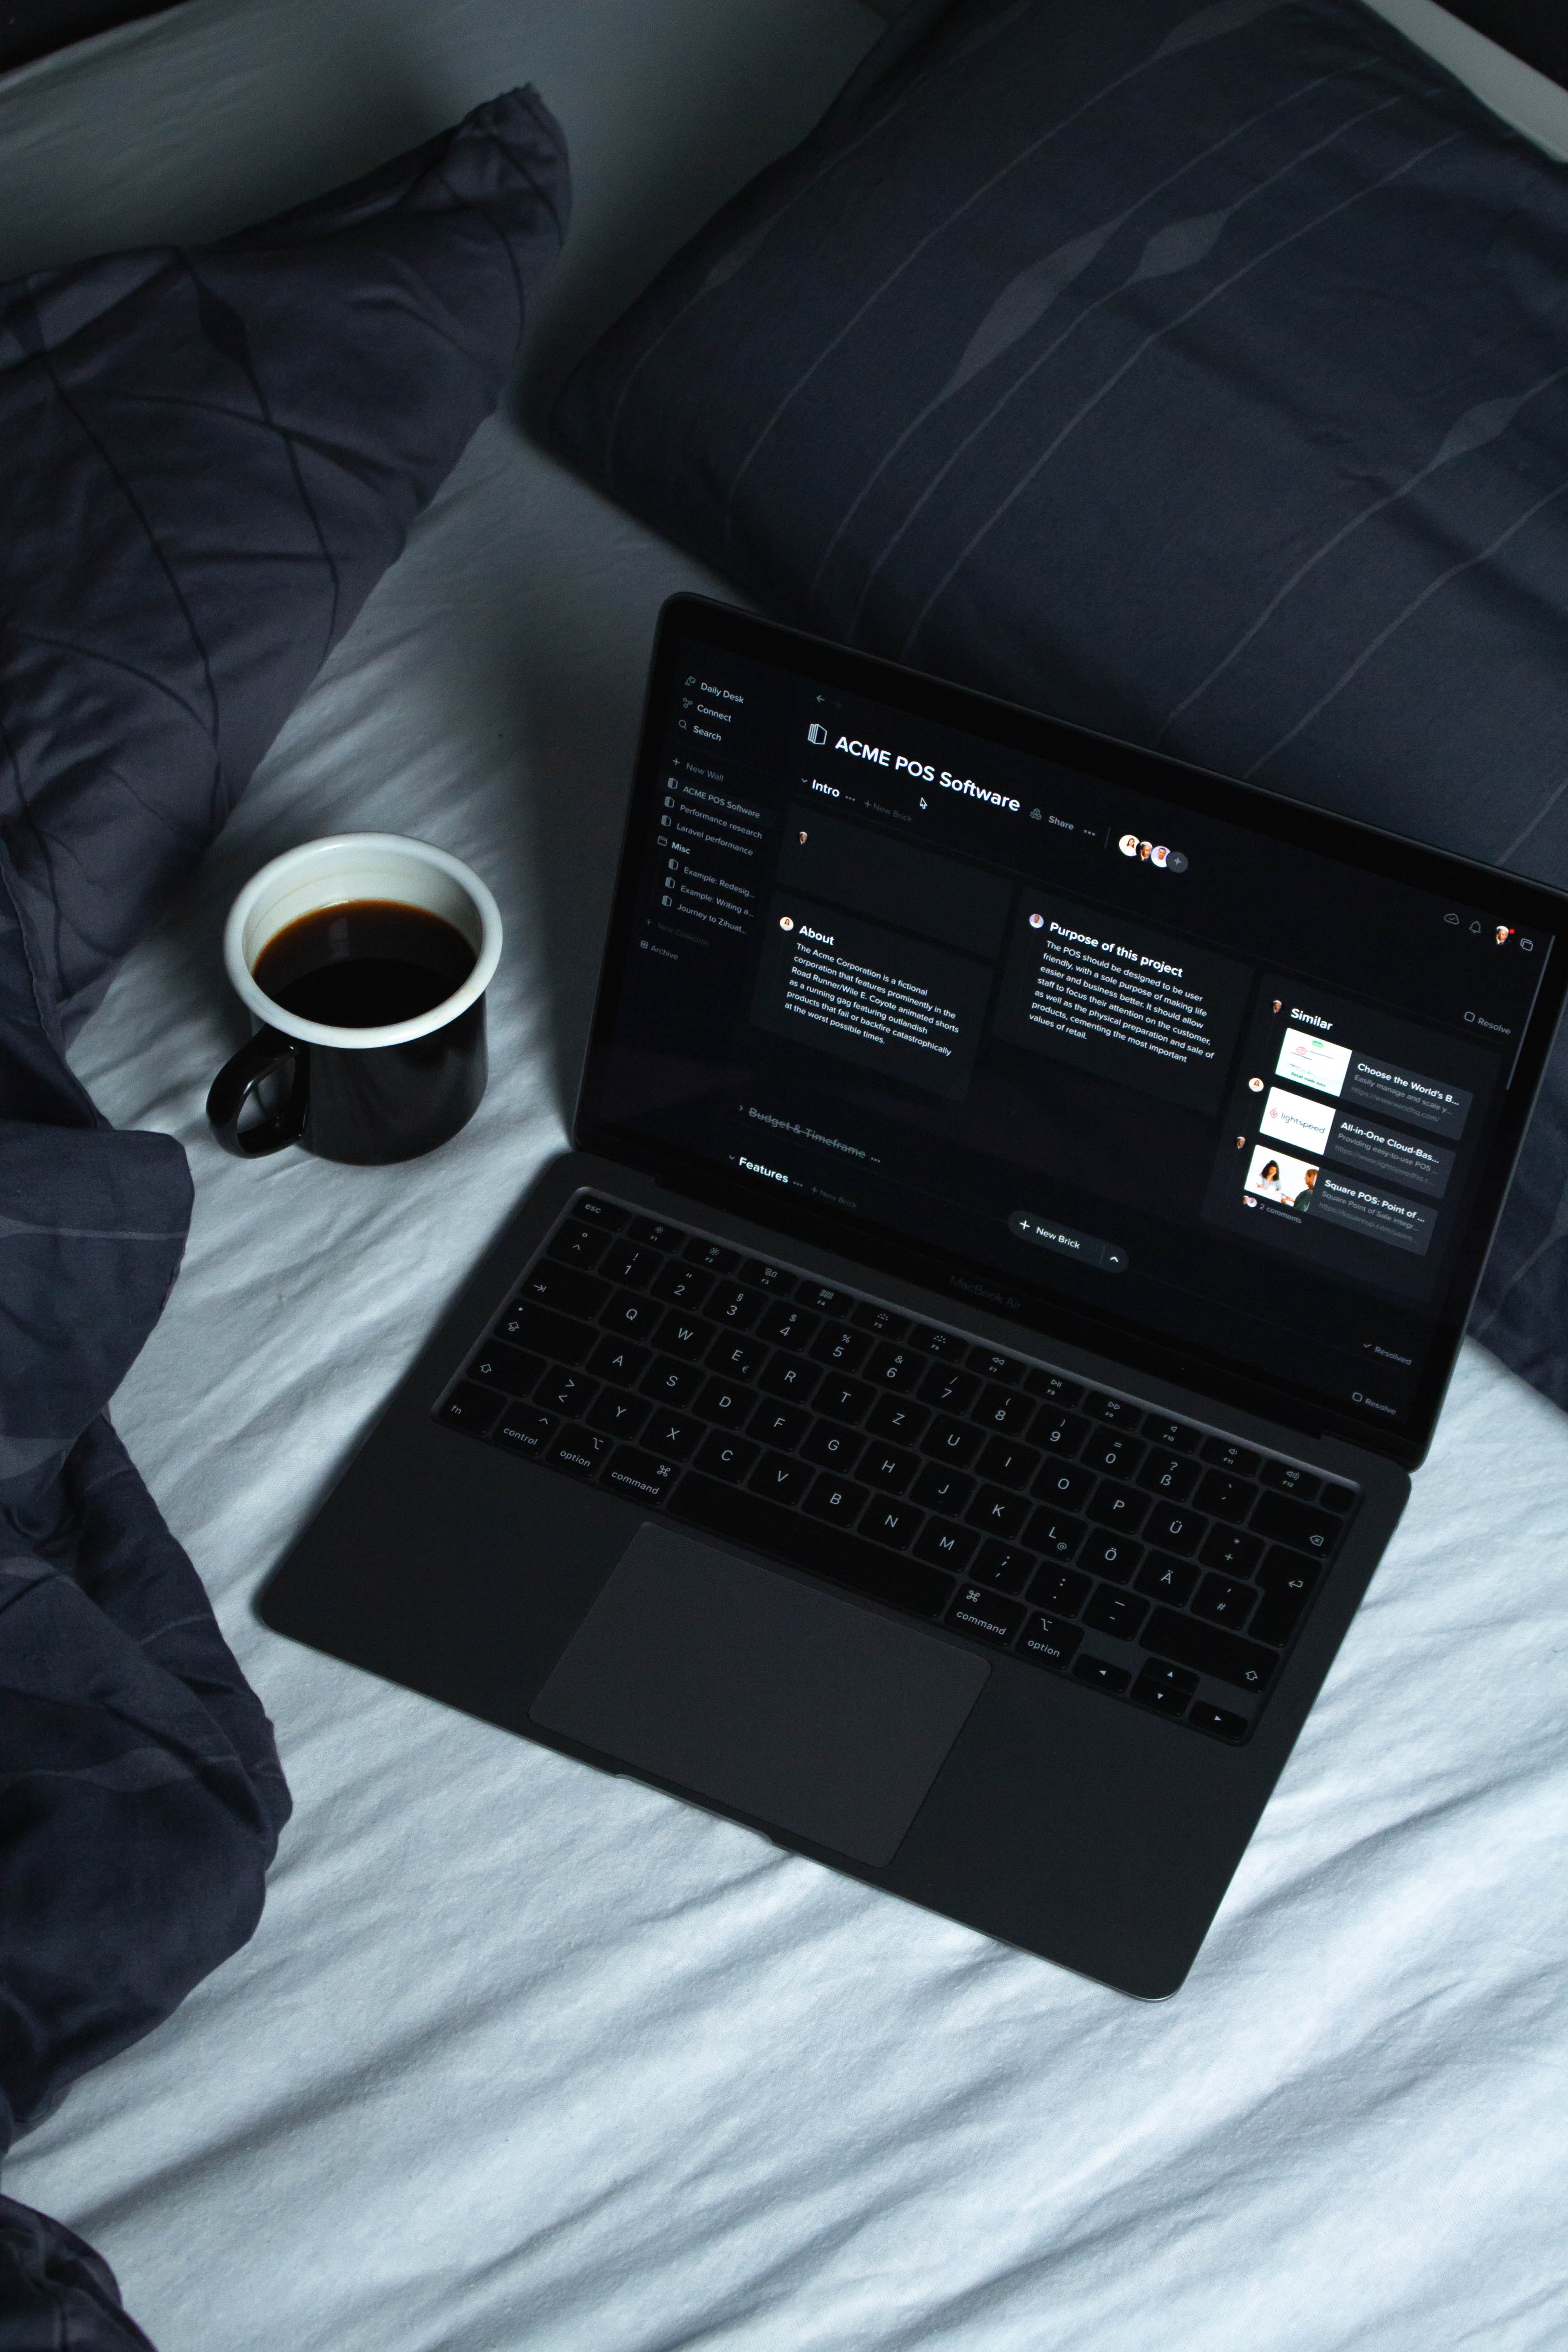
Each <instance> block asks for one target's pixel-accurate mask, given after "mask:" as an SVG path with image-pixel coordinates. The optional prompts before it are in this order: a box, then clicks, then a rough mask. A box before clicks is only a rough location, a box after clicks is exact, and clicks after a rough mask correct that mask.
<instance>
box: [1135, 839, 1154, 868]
mask: <svg viewBox="0 0 1568 2352" xmlns="http://www.w3.org/2000/svg"><path fill="white" fill-rule="evenodd" d="M1138 855H1139V856H1140V857H1141V858H1142V861H1143V863H1144V864H1145V865H1147V864H1148V862H1149V860H1150V858H1151V857H1152V856H1153V855H1154V845H1153V843H1152V841H1141V842H1140V843H1139V845H1138Z"/></svg>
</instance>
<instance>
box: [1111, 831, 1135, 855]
mask: <svg viewBox="0 0 1568 2352" xmlns="http://www.w3.org/2000/svg"><path fill="white" fill-rule="evenodd" d="M1116 846H1117V847H1118V849H1120V851H1121V855H1122V856H1123V857H1136V856H1137V855H1138V835H1136V834H1135V833H1124V834H1123V835H1122V836H1121V840H1120V841H1119V842H1118V843H1117V845H1116Z"/></svg>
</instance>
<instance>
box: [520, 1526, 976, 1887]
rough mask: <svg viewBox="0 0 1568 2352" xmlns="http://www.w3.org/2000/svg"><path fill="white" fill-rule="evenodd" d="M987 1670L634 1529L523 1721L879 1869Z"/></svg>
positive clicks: (654, 1530)
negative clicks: (614, 1757) (614, 1565)
mask: <svg viewBox="0 0 1568 2352" xmlns="http://www.w3.org/2000/svg"><path fill="white" fill-rule="evenodd" d="M990 1672H991V1669H990V1667H989V1665H988V1664H986V1662H985V1660H984V1658H980V1657H976V1656H975V1655H974V1654H973V1652H970V1651H965V1650H960V1649H957V1648H956V1647H952V1646H950V1644H949V1643H946V1642H940V1641H937V1640H935V1639H934V1638H933V1637H932V1636H931V1634H929V1633H921V1632H919V1631H918V1630H917V1629H916V1628H915V1627H913V1626H910V1625H900V1624H898V1623H896V1622H893V1621H891V1620H889V1619H888V1618H886V1617H879V1616H875V1615H873V1614H872V1612H870V1611H869V1610H868V1609H858V1608H856V1607H855V1606H854V1605H853V1603H851V1602H849V1601H837V1600H835V1599H834V1598H833V1597H832V1595H831V1594H829V1593H826V1592H818V1591H816V1590H815V1589H814V1588H813V1587H811V1586H808V1585H804V1584H795V1583H792V1582H791V1581H790V1580H789V1579H788V1578H787V1577H783V1576H775V1575H774V1574H773V1571H772V1570H771V1569H766V1568H757V1567H753V1566H752V1564H751V1563H750V1562H749V1561H747V1560H743V1559H736V1558H735V1556H734V1555H733V1553H730V1552H721V1551H715V1550H714V1549H712V1547H711V1545H709V1544H704V1543H698V1542H696V1541H694V1540H693V1538H691V1537H689V1536H683V1535H679V1534H678V1533H677V1532H676V1531H675V1529H674V1528H660V1527H645V1528H642V1529H641V1530H640V1532H639V1533H638V1534H637V1536H635V1537H634V1538H633V1539H632V1541H631V1543H630V1544H629V1545H628V1546H627V1548H626V1551H625V1552H624V1553H623V1554H622V1557H621V1559H620V1563H619V1565H618V1566H617V1567H616V1570H615V1572H614V1574H613V1575H612V1576H611V1578H610V1580H609V1582H608V1583H607V1584H606V1585H605V1589H604V1591H602V1592H601V1593H600V1595H599V1597H598V1599H597V1600H596V1601H595V1603H594V1605H593V1607H592V1608H591V1609H590V1610H589V1612H588V1614H587V1615H586V1617H584V1620H583V1622H582V1623H581V1625H579V1627H578V1628H577V1631H576V1633H574V1635H573V1637H572V1639H571V1641H570V1642H569V1643H567V1646H566V1649H565V1651H564V1653H563V1656H562V1658H561V1660H560V1662H559V1664H557V1666H556V1668H555V1671H554V1672H553V1674H552V1675H551V1676H550V1679H549V1681H548V1682H547V1683H546V1684H545V1685H544V1688H543V1689H542V1691H541V1692H540V1694H539V1696H538V1697H537V1698H536V1699H535V1700H534V1702H533V1705H532V1706H531V1708H530V1709H529V1713H530V1715H531V1717H532V1719H533V1721H534V1722H535V1723H537V1724H541V1725H542V1727H544V1728H545V1729H546V1730H547V1731H558V1732H562V1733H563V1734H564V1735H565V1737H566V1738H570V1739H578V1740H581V1741H582V1742H583V1743H584V1746H585V1747H590V1748H604V1749H605V1750H606V1752H607V1753H608V1754H610V1755H611V1756H617V1757H619V1758H620V1759H621V1760H622V1761H623V1762H624V1763H626V1764H633V1765H636V1766H637V1767H638V1768H639V1769H641V1770H643V1771H647V1772H652V1773H655V1774H656V1775H657V1776H658V1779H660V1780H675V1781H679V1783H680V1784H681V1786H682V1787H684V1788H689V1789H690V1790H692V1792H693V1794H694V1795H697V1796H700V1797H707V1798H710V1799H711V1800H712V1801H714V1802H715V1803H717V1804H721V1805H727V1806H730V1807H732V1808H733V1810H734V1811H736V1812H742V1813H751V1814H753V1815H755V1816H757V1817H758V1818H760V1819H761V1820H763V1821H766V1822H773V1824H774V1825H775V1827H777V1828H779V1829H783V1830H788V1831H791V1832H794V1834H795V1836H796V1837H802V1838H806V1839H809V1840H810V1841H811V1843H813V1844H814V1845H824V1846H830V1847H831V1848H832V1849H833V1850H834V1852H835V1853H844V1854H847V1855H848V1856H849V1857H850V1858H851V1860H852V1861H855V1862H863V1863H871V1864H875V1863H886V1862H890V1861H891V1860H892V1858H893V1855H894V1853H895V1852H896V1851H897V1849H898V1846H899V1843H900V1840H901V1839H902V1837H903V1835H904V1832H905V1831H906V1830H907V1829H908V1828H909V1826H910V1822H912V1821H913V1819H914V1817H915V1815H916V1813H917V1812H918V1811H919V1810H920V1806H921V1799H922V1798H923V1797H924V1795H925V1793H926V1790H928V1789H929V1788H930V1787H931V1782H932V1781H933V1780H935V1778H936V1776H937V1773H938V1772H939V1771H940V1769H942V1762H943V1759H945V1757H946V1755H947V1752H948V1750H949V1748H951V1747H952V1743H953V1741H954V1740H955V1739H956V1738H957V1737H958V1735H959V1733H960V1731H961V1730H962V1729H963V1724H964V1720H965V1718H966V1717H967V1716H968V1714H969V1710H970V1708H971V1707H972V1706H973V1705H974V1702H975V1700H976V1699H977V1698H978V1697H979V1696H980V1693H981V1691H982V1690H983V1688H984V1685H985V1682H986V1680H987V1678H988V1676H989V1675H990Z"/></svg>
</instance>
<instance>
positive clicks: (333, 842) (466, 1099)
mask: <svg viewBox="0 0 1568 2352" xmlns="http://www.w3.org/2000/svg"><path fill="white" fill-rule="evenodd" d="M366 906H374V907H379V908H387V907H391V908H412V909H414V910H416V914H417V915H420V916H426V917H428V916H434V917H435V918H436V919H437V923H438V924H441V925H449V926H450V928H451V929H452V930H453V931H456V932H458V934H460V936H461V939H462V940H463V941H464V942H465V943H466V945H467V947H468V950H469V951H470V952H471V954H472V958H473V963H472V968H471V970H469V971H468V973H467V975H466V977H465V978H463V979H462V981H461V982H459V984H458V986H456V987H455V988H453V989H452V991H451V992H450V993H449V994H447V995H446V996H444V997H443V998H442V999H441V1001H440V1002H439V1003H436V1004H433V1005H431V1006H430V1007H429V1009H428V1010H427V1011H425V1012H421V1013H417V1014H416V1015H415V1016H414V1017H413V1018H411V1019H407V1020H402V1021H391V1022H386V1023H384V1024H379V1025H375V1026H369V1027H352V1028H351V1027H348V1026H340V1025H338V1024H333V1023H331V1022H325V1021H315V1020H308V1019H306V1018H304V1017H303V1016H302V1015H301V1014H300V1013H298V1012H293V1011H290V1010H289V1008H288V1007H287V1006H285V1005H282V1004H279V1003H277V1002H275V1000H274V999H273V998H272V997H270V996H268V993H267V992H266V990H265V989H264V988H262V987H261V986H260V985H259V984H258V981H257V978H256V970H257V966H258V964H259V963H261V961H262V960H263V958H264V957H265V956H266V954H267V951H268V948H269V947H271V946H273V945H274V943H275V942H276V941H277V940H279V936H280V935H281V934H282V933H284V932H286V931H287V930H288V929H289V926H290V925H292V924H297V923H302V922H305V921H307V920H308V919H310V918H311V917H314V916H320V915H322V914H324V913H326V911H327V910H329V909H332V908H345V909H346V908H360V907H366ZM500 948H501V922H500V910H499V909H498V908H497V906H496V902H495V900H494V899H493V898H491V896H490V894H489V891H488V890H487V889H486V887H485V886H484V884H483V883H482V882H481V881H480V880H479V876H478V875H477V874H474V873H472V872H470V870H469V869H468V866H464V865H463V864H461V863H460V861H459V860H458V858H456V857H451V856H447V852H446V851H445V850H444V849H432V848H431V847H430V846H429V845H428V844H427V843H425V842H422V841H407V840H405V839H404V837H403V836H402V835H400V834H395V833H345V834H335V835H331V836H330V837H329V838H327V839H326V840H323V841H310V842H306V843H305V844H304V845H302V846H301V847H300V848H299V849H290V850H288V851H286V852H285V853H284V855H283V856H281V857H275V858H274V859H273V860H272V863H271V864H270V865H269V866H263V867H262V869H261V871H260V873H259V874H256V875H253V876H252V877H251V879H250V880H249V881H248V882H247V884H246V886H245V888H244V889H243V890H242V891H241V892H240V894H239V896H238V898H237V899H236V900H235V902H234V905H233V907H232V908H230V910H229V917H228V922H227V925H226V929H225V931H224V962H225V965H226V969H227V971H228V976H229V980H230V982H232V984H233V986H234V989H235V992H236V993H237V995H238V996H239V997H240V998H241V1000H242V1001H243V1002H244V1003H245V1004H246V1005H247V1007H248V1008H249V1011H250V1013H251V1014H252V1016H253V1017H254V1019H255V1020H256V1021H257V1022H258V1024H259V1026H258V1031H257V1034H256V1035H255V1036H254V1037H252V1038H251V1040H250V1042H249V1044H248V1045H242V1046H241V1048H240V1050H239V1052H238V1053H237V1054H236V1055H234V1056H233V1058H232V1059H231V1060H230V1061H227V1062H226V1063H225V1064H224V1066H223V1068H222V1069H221V1070H220V1071H219V1072H218V1074H217V1076H216V1078H215V1079H214V1080H213V1083H212V1088H211V1091H210V1092H209V1094H208V1096H207V1118H208V1119H209V1120H210V1121H211V1123H212V1129H213V1133H214V1134H215V1135H216V1138H217V1139H218V1141H219V1142H220V1143H221V1144H222V1146H223V1148H224V1150H226V1151H232V1152H233V1153H234V1154H235V1155H236V1156H237V1158H238V1159H241V1160H259V1159H260V1158H262V1157H263V1156H264V1155H265V1154H266V1153H268V1152H271V1151H281V1150H283V1149H284V1148H285V1146H286V1145H288V1144H290V1143H298V1144H300V1145H302V1146H303V1148H304V1149H305V1150H307V1151H312V1152H314V1153H315V1154H316V1155H317V1156H318V1158H320V1159H322V1160H344V1161H347V1162H348V1163H349V1164H350V1165H351V1166H353V1167H359V1168H374V1167H381V1166H384V1165H385V1164H386V1163H387V1162H388V1161H391V1160H416V1159H417V1158H418V1157H419V1155H420V1154H421V1153H422V1152H426V1151H433V1150H435V1148H436V1146H437V1144H440V1143H445V1142H447V1140H448V1139H450V1138H451V1137H452V1136H454V1135H456V1134H457V1132H458V1129H459V1128H462V1127H466V1126H467V1124H468V1120H469V1119H470V1118H472V1117H473V1115H474V1113H475V1111H476V1110H477V1109H478V1108H479V1102H480V1098H481V1097H482V1096H483V1094H484V1091H485V1078H486V1074H487V1064H486V1055H485V1003H484V998H485V990H486V989H487V988H488V987H489V982H490V979H491V977H492V975H493V974H494V971H495V969H496V965H497V964H498V962H499V961H500Z"/></svg>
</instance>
